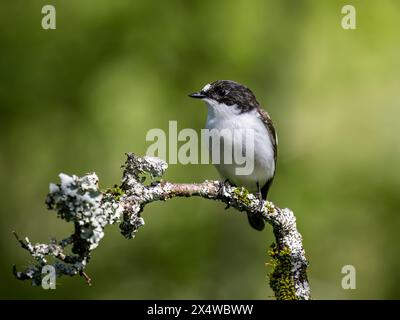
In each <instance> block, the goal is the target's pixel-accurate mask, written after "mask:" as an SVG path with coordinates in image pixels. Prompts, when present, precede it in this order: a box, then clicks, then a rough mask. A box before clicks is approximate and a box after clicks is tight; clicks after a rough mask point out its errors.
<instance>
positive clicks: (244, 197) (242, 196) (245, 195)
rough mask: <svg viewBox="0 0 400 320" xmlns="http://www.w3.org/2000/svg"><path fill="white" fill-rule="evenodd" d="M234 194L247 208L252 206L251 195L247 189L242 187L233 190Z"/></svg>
mask: <svg viewBox="0 0 400 320" xmlns="http://www.w3.org/2000/svg"><path fill="white" fill-rule="evenodd" d="M233 194H234V195H235V198H236V199H237V200H239V201H240V202H242V203H243V204H245V205H246V206H248V205H250V204H251V199H250V198H249V195H250V194H251V193H250V192H249V191H247V189H245V188H243V187H241V188H235V189H233Z"/></svg>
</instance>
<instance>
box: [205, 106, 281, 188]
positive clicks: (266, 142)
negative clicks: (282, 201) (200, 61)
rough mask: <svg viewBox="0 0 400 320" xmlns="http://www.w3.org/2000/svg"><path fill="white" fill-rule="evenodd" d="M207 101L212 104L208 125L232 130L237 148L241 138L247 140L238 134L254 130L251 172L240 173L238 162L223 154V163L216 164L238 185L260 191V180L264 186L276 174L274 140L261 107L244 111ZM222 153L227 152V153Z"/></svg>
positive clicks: (218, 168) (218, 128) (209, 109)
mask: <svg viewBox="0 0 400 320" xmlns="http://www.w3.org/2000/svg"><path fill="white" fill-rule="evenodd" d="M206 103H207V106H208V115H207V122H206V128H207V129H210V130H211V129H217V130H222V129H229V130H232V132H233V135H232V139H233V141H230V143H232V144H233V148H235V143H236V142H237V141H244V140H245V139H244V138H243V137H242V138H240V139H235V135H236V136H237V135H238V134H243V133H244V132H245V130H247V129H251V130H253V132H254V154H253V157H251V159H249V160H250V161H253V163H254V170H253V171H252V172H251V173H250V174H249V175H237V174H236V168H237V167H238V165H237V164H235V163H232V164H226V163H224V159H223V157H221V163H220V164H216V165H215V166H216V168H217V170H218V171H219V173H220V174H221V175H222V177H223V178H227V179H229V181H231V182H232V183H234V184H236V185H238V186H244V187H246V188H247V189H248V190H249V191H250V192H257V191H258V190H257V182H258V183H259V186H260V188H261V187H262V186H263V185H264V184H265V183H266V182H267V181H268V180H269V179H270V178H271V177H273V175H274V172H275V161H274V149H273V145H272V141H271V139H270V137H269V134H268V131H267V129H266V127H265V125H264V123H263V122H262V120H261V119H260V117H259V114H258V112H257V110H253V111H250V112H245V113H240V110H239V109H238V108H237V107H236V106H227V105H225V104H218V103H216V102H215V101H213V100H209V99H206ZM236 129H237V130H236ZM225 139H226V138H225ZM235 141H236V142H235ZM221 154H222V155H223V152H222V153H221ZM247 156H251V154H250V155H249V154H247Z"/></svg>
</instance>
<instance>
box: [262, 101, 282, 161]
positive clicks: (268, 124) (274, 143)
mask: <svg viewBox="0 0 400 320" xmlns="http://www.w3.org/2000/svg"><path fill="white" fill-rule="evenodd" d="M257 109H258V114H259V115H260V118H261V120H262V122H263V123H264V125H265V128H266V129H267V131H268V134H269V137H270V139H271V142H272V147H273V148H274V160H275V165H276V158H277V155H278V136H277V134H276V131H275V127H274V124H273V123H272V120H271V118H270V116H269V114H268V112H266V111H265V110H263V109H261V107H260V108H257Z"/></svg>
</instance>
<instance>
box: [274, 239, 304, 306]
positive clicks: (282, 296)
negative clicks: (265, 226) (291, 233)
mask: <svg viewBox="0 0 400 320" xmlns="http://www.w3.org/2000/svg"><path fill="white" fill-rule="evenodd" d="M268 255H269V256H270V257H271V258H272V259H271V262H270V263H268V265H270V266H271V267H272V271H271V272H270V273H269V274H268V277H269V285H270V287H271V288H272V290H273V291H274V293H275V298H276V299H277V300H298V297H297V296H296V289H295V285H294V281H293V275H292V261H291V256H290V250H289V248H288V247H284V248H283V249H279V248H278V246H277V245H276V244H275V243H273V244H272V245H271V247H270V249H269V250H268Z"/></svg>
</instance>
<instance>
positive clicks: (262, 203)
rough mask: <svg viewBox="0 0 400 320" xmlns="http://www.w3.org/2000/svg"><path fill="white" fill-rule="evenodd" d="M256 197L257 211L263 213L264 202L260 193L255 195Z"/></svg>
mask: <svg viewBox="0 0 400 320" xmlns="http://www.w3.org/2000/svg"><path fill="white" fill-rule="evenodd" d="M256 197H257V198H258V211H260V212H261V211H263V210H264V206H265V200H264V199H263V198H262V194H261V192H257V193H256Z"/></svg>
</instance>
